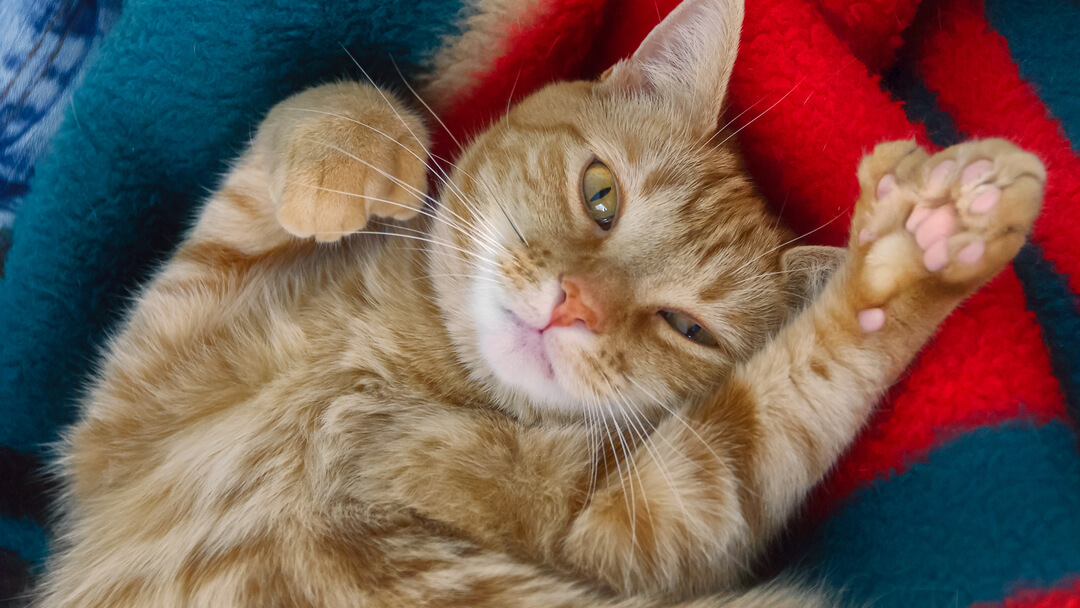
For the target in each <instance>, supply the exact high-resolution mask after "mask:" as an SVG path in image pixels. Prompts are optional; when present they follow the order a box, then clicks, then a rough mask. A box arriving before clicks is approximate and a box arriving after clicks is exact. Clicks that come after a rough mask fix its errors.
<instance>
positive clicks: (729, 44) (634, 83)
mask: <svg viewBox="0 0 1080 608" xmlns="http://www.w3.org/2000/svg"><path fill="white" fill-rule="evenodd" d="M742 22H743V0H683V2H682V3H681V4H680V5H679V6H678V7H676V8H675V10H673V11H671V14H669V15H668V16H667V18H666V19H664V20H663V21H662V22H661V23H660V25H657V26H656V27H655V28H654V29H653V31H652V32H651V33H650V34H649V35H648V37H646V38H645V40H644V42H642V43H641V46H639V47H638V49H637V51H635V52H634V54H633V55H632V56H631V57H630V58H629V59H625V60H623V61H620V62H619V63H617V64H615V65H614V66H612V67H611V69H609V70H608V71H607V72H605V73H604V75H603V76H601V85H600V86H602V87H610V88H611V89H612V90H616V91H625V92H628V93H631V94H635V93H636V94H643V95H648V96H653V97H656V98H658V99H659V100H661V101H662V102H666V103H670V104H673V105H675V106H676V107H678V108H679V109H680V110H682V111H684V112H688V113H689V114H690V116H691V119H692V120H693V121H694V126H696V127H700V128H701V129H702V130H703V131H705V132H709V133H711V132H712V131H713V130H715V129H716V121H717V119H718V118H719V116H720V111H721V109H722V107H723V102H724V96H725V94H726V93H727V85H728V80H729V79H730V78H731V70H732V67H733V66H734V65H735V55H736V54H737V52H738V48H739V33H740V30H741V29H742Z"/></svg>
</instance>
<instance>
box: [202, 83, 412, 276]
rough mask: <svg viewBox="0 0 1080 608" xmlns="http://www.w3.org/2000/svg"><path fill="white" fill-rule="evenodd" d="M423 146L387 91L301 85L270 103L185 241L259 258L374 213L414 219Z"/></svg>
mask: <svg viewBox="0 0 1080 608" xmlns="http://www.w3.org/2000/svg"><path fill="white" fill-rule="evenodd" d="M428 145H429V142H428V134H427V130H426V128H425V127H424V125H423V123H422V122H421V120H420V119H419V118H418V117H417V116H416V114H414V113H413V112H412V111H410V110H409V109H408V108H406V107H405V106H404V105H403V104H402V103H401V102H400V101H399V100H398V99H397V98H396V97H394V96H393V95H392V94H390V93H386V92H384V91H381V90H380V89H377V88H375V87H372V86H369V85H364V84H359V83H354V82H342V83H335V84H327V85H323V86H319V87H315V88H312V89H308V90H306V91H303V92H301V93H299V94H297V95H294V96H292V97H290V98H288V99H286V100H284V101H282V102H281V103H279V104H278V105H276V106H274V108H273V109H271V111H270V113H269V114H268V115H267V117H266V119H265V120H264V121H263V122H262V124H261V125H260V126H259V129H258V131H257V133H256V135H255V138H254V140H253V141H252V144H251V146H250V148H249V149H248V150H247V152H246V153H245V154H244V156H242V157H241V158H240V160H239V161H238V162H237V164H236V166H235V167H234V168H233V169H232V171H231V172H230V173H229V175H228V177H227V178H226V180H225V183H224V184H223V186H222V187H221V189H220V190H219V191H218V192H217V193H216V194H215V195H214V196H213V197H212V198H211V199H210V200H209V201H208V202H207V204H206V206H205V207H204V209H203V212H202V215H201V217H200V219H199V222H198V224H197V225H196V227H195V229H194V231H193V232H192V234H191V235H190V237H189V241H188V243H189V244H195V245H197V244H198V243H200V242H212V243H215V244H217V245H220V246H226V247H230V248H234V249H236V250H238V251H239V252H240V253H242V254H243V255H257V254H260V253H263V252H267V251H271V250H274V249H277V248H279V247H281V246H284V245H288V244H291V243H294V242H297V241H299V240H301V239H309V238H311V237H314V238H315V240H316V241H322V242H330V241H337V240H339V239H341V238H342V237H344V236H346V235H348V234H351V233H354V232H357V231H360V230H362V229H363V228H364V227H365V226H366V225H367V223H368V219H369V218H370V217H371V216H379V217H385V218H393V219H398V220H405V219H409V218H412V217H414V216H415V215H416V214H417V213H418V212H419V211H420V209H421V208H422V207H423V204H424V197H425V196H426V193H427V182H426V176H427V148H428Z"/></svg>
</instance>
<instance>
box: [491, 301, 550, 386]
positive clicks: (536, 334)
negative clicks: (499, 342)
mask: <svg viewBox="0 0 1080 608" xmlns="http://www.w3.org/2000/svg"><path fill="white" fill-rule="evenodd" d="M502 312H503V314H505V315H506V316H507V318H508V319H509V320H510V322H511V323H512V324H513V326H514V332H515V333H516V334H517V335H516V336H515V337H516V338H518V341H519V344H520V346H521V350H522V352H523V354H525V355H526V356H527V357H531V358H533V359H534V360H535V362H536V366H535V368H536V369H537V370H538V371H539V372H540V373H541V374H543V376H544V377H545V378H547V379H548V380H550V381H552V382H555V381H556V380H555V368H554V366H552V364H551V355H550V354H549V353H548V346H547V344H546V340H545V339H544V334H545V332H546V331H547V330H548V329H549V328H548V327H542V328H537V327H535V326H533V325H532V324H530V323H528V322H526V321H525V320H524V319H522V318H521V317H519V316H518V315H517V314H516V313H514V311H513V310H510V309H509V308H506V307H503V309H502Z"/></svg>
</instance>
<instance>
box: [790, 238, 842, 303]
mask: <svg viewBox="0 0 1080 608" xmlns="http://www.w3.org/2000/svg"><path fill="white" fill-rule="evenodd" d="M846 256H847V249H844V248H842V247H820V246H816V245H801V246H799V247H792V248H791V249H788V250H787V251H785V252H784V253H783V254H781V255H780V268H781V270H782V271H783V273H784V277H785V279H786V280H787V285H786V291H787V292H788V294H789V295H790V296H791V300H792V302H791V308H792V309H795V310H797V309H800V308H803V306H804V305H805V304H807V303H809V302H812V301H814V299H816V298H817V296H818V294H820V293H821V290H822V288H824V287H825V283H827V282H828V281H829V277H831V276H832V275H833V272H835V271H836V269H837V268H839V267H840V264H842V263H843V262H844V258H845V257H846Z"/></svg>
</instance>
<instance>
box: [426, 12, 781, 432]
mask: <svg viewBox="0 0 1080 608" xmlns="http://www.w3.org/2000/svg"><path fill="white" fill-rule="evenodd" d="M676 25H678V26H680V27H685V26H686V24H676ZM736 31H737V27H736ZM650 40H652V37H650ZM653 42H654V43H655V42H656V41H653ZM663 42H664V41H663V40H661V41H660V43H663ZM648 44H649V42H648V41H647V42H646V44H645V45H643V48H644V47H645V46H646V45H648ZM640 53H641V51H639V55H640ZM635 58H637V56H635ZM712 63H715V62H712ZM683 67H686V66H683ZM710 67H711V68H716V69H717V73H721V72H723V70H724V66H716V65H711V63H710V66H709V67H706V68H704V69H709V68H710ZM620 69H621V70H622V71H621V72H620ZM698 69H702V67H701V66H699V67H698ZM726 69H727V71H728V72H729V71H730V65H728V66H727V68H726ZM648 77H649V75H648V74H646V75H645V76H644V78H648ZM642 78H643V76H642V74H640V73H636V72H634V71H633V70H632V69H630V68H625V67H624V68H616V70H615V71H614V72H612V73H610V74H608V75H607V77H606V78H605V79H603V80H601V81H600V82H596V83H584V82H578V83H561V84H556V85H551V86H548V87H546V88H544V89H542V90H541V91H539V92H537V93H536V94H534V95H533V96H531V97H529V98H527V99H526V100H524V101H523V102H521V103H520V104H518V105H517V106H516V107H515V108H514V109H513V110H512V111H511V112H510V113H509V115H508V116H507V117H506V119H505V120H502V121H500V122H499V123H497V124H495V125H493V126H492V127H490V128H489V129H488V130H487V131H486V132H484V133H482V134H481V135H480V136H478V137H477V138H476V139H475V140H473V142H472V143H471V144H470V145H469V147H468V148H467V149H466V150H465V151H464V152H463V154H462V156H461V158H460V159H459V161H458V168H457V169H456V170H455V171H454V173H453V185H452V186H448V187H444V188H443V193H442V200H443V207H442V209H441V210H440V212H439V215H440V219H441V220H445V221H441V222H437V227H436V233H435V235H436V237H437V239H438V240H440V241H444V242H446V243H449V244H450V245H452V246H444V247H439V246H436V247H434V254H435V255H434V258H433V260H434V264H433V266H432V268H433V270H432V274H433V275H434V279H435V282H436V289H437V293H438V297H439V304H440V306H441V308H442V310H443V313H444V317H445V321H446V323H447V326H448V328H449V330H450V333H451V336H452V338H453V340H454V342H455V347H456V348H457V349H458V351H459V354H460V356H461V357H462V359H463V360H464V361H465V362H466V364H467V365H468V366H469V367H470V371H471V372H472V374H473V375H474V377H476V378H478V379H481V380H483V381H485V382H487V383H488V384H489V386H491V387H492V390H493V391H494V392H495V393H496V395H497V396H498V397H499V400H500V402H501V403H502V404H503V405H504V406H507V407H510V408H512V409H515V410H516V412H515V413H518V414H526V415H532V414H536V413H541V414H542V413H546V412H555V413H559V414H568V415H571V416H580V415H582V413H585V414H586V415H588V416H601V417H604V418H615V419H624V418H625V417H626V416H627V415H633V414H632V413H630V410H631V409H633V410H636V412H633V413H638V414H644V415H645V416H647V417H649V418H650V419H653V418H655V417H656V416H658V415H662V413H663V411H664V409H665V408H671V407H674V406H676V405H677V404H678V403H679V402H680V401H681V400H683V399H686V398H688V397H689V396H691V395H698V394H701V393H702V392H703V391H705V390H707V389H708V388H709V387H711V386H714V385H715V384H716V383H717V382H719V381H721V380H722V379H723V378H724V377H725V376H726V375H727V373H728V371H729V370H730V368H731V366H732V365H733V363H734V362H735V361H737V360H739V359H743V358H745V357H746V356H747V355H748V354H749V353H750V352H752V351H753V350H754V349H755V348H757V347H758V346H760V345H761V343H762V342H763V341H764V340H765V338H766V337H767V336H768V335H769V334H770V333H771V332H773V331H774V330H775V329H776V327H777V326H778V325H779V323H780V321H781V320H782V319H783V317H784V316H785V315H786V313H787V308H788V302H790V301H791V298H790V297H789V294H788V293H787V291H786V289H787V287H788V286H789V285H790V283H789V281H788V278H789V277H786V276H784V273H783V272H782V269H781V265H782V264H781V251H780V247H781V245H782V243H783V241H782V238H781V237H782V234H781V232H780V230H779V229H778V226H777V222H776V220H775V219H774V218H772V217H771V216H770V215H768V213H767V212H766V211H765V209H764V207H763V205H762V203H761V202H760V200H759V199H758V198H757V197H756V194H755V193H754V190H753V188H752V186H751V185H750V183H749V181H748V179H747V177H746V176H745V174H744V172H743V169H742V167H741V163H740V162H739V159H738V157H737V155H736V153H735V152H734V151H733V146H732V145H731V144H732V142H728V143H727V144H725V145H724V146H720V147H717V144H718V143H719V142H720V141H721V140H723V139H724V138H725V137H726V135H719V136H717V137H715V138H714V137H713V135H714V134H715V128H716V123H715V120H716V116H717V114H718V111H719V103H720V102H719V99H710V100H708V101H706V100H705V99H702V100H701V102H700V104H697V103H696V102H695V100H694V99H693V95H691V96H690V99H689V100H687V99H684V98H681V97H679V96H676V95H674V94H673V95H667V94H657V88H658V85H659V84H663V83H657V82H648V83H646V86H648V87H649V88H648V90H647V91H643V90H642V84H641V83H642V80H641V79H642ZM653 80H655V78H654V79H653ZM706 80H707V79H706ZM724 80H725V81H726V76H725V77H724ZM705 86H706V88H708V83H705ZM683 93H685V92H680V95H682V94H683ZM706 93H709V94H712V95H713V96H720V95H722V87H721V88H720V89H719V90H717V89H715V88H714V89H712V90H711V91H706V92H705V93H702V92H701V91H698V92H697V94H701V95H704V94H706ZM450 224H455V225H457V226H458V227H462V228H464V229H463V230H458V229H456V228H452V227H451V226H450Z"/></svg>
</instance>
